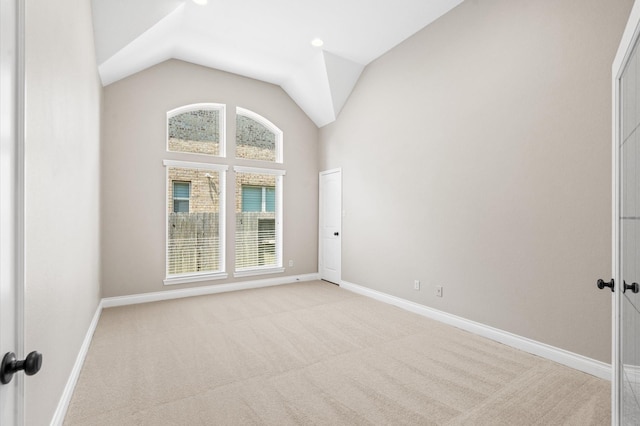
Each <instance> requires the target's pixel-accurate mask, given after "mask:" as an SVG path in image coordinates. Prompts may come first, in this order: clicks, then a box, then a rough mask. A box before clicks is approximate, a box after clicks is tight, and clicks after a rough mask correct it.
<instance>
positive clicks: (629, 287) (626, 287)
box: [622, 281, 640, 293]
mask: <svg viewBox="0 0 640 426" xmlns="http://www.w3.org/2000/svg"><path fill="white" fill-rule="evenodd" d="M623 282H624V289H622V292H623V293H626V292H627V290H631V292H632V293H637V292H639V291H640V286H639V285H638V283H631V284H627V282H626V281H623Z"/></svg>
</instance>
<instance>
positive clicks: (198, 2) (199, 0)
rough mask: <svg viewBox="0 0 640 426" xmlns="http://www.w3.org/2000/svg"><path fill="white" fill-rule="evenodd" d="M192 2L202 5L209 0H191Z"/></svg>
mask: <svg viewBox="0 0 640 426" xmlns="http://www.w3.org/2000/svg"><path fill="white" fill-rule="evenodd" d="M193 2H194V3H195V4H197V5H200V6H204V5H205V4H207V3H209V0H193Z"/></svg>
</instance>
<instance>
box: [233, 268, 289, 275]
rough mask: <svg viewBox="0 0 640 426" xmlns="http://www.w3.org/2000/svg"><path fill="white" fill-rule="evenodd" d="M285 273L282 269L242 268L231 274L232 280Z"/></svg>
mask: <svg viewBox="0 0 640 426" xmlns="http://www.w3.org/2000/svg"><path fill="white" fill-rule="evenodd" d="M284 271H285V268H282V267H277V266H276V267H268V268H244V269H239V270H237V271H236V272H234V273H233V277H234V278H241V277H252V276H254V275H267V274H281V273H283V272H284Z"/></svg>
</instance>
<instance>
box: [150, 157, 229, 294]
mask: <svg viewBox="0 0 640 426" xmlns="http://www.w3.org/2000/svg"><path fill="white" fill-rule="evenodd" d="M162 164H163V165H164V166H165V178H164V180H165V209H164V210H165V214H164V215H165V217H164V257H165V264H164V273H165V279H164V280H163V282H164V285H173V284H187V283H193V282H200V281H210V280H221V279H225V278H227V277H228V276H229V275H228V274H227V272H226V268H227V257H226V256H227V236H226V231H227V210H226V205H227V204H226V201H227V173H226V172H227V170H228V169H229V166H226V165H223V164H209V163H194V162H190V161H174V160H163V161H162ZM169 167H182V168H190V169H201V170H213V171H217V172H220V181H219V185H220V194H219V195H218V197H219V204H218V210H219V214H218V227H219V229H218V234H219V235H220V238H219V239H220V253H219V257H220V270H219V271H214V272H205V273H201V272H195V273H194V272H191V273H186V274H179V275H171V276H169V275H168V274H167V272H168V269H169V250H168V249H167V247H168V246H169V229H168V223H169V206H168V205H167V204H166V203H167V202H168V197H167V194H168V193H169V185H170V183H169ZM189 195H191V194H189Z"/></svg>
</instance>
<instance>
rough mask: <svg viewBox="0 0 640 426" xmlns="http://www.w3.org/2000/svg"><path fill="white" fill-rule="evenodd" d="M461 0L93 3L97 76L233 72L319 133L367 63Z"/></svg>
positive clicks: (147, 0) (132, 0) (103, 0)
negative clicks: (162, 69) (283, 100)
mask: <svg viewBox="0 0 640 426" xmlns="http://www.w3.org/2000/svg"><path fill="white" fill-rule="evenodd" d="M461 2H462V0H393V1H391V0H386V1H382V0H316V1H312V0H208V3H207V4H205V5H198V4H196V3H195V2H194V1H192V0H92V7H93V24H94V32H95V43H96V54H97V60H98V69H99V72H100V77H101V79H102V83H103V84H104V85H105V86H106V85H109V84H111V83H113V82H115V81H118V80H120V79H122V78H125V77H127V76H129V75H132V74H134V73H136V72H139V71H142V70H144V69H146V68H148V67H151V66H153V65H156V64H158V63H160V62H163V61H165V60H167V59H171V58H175V59H180V60H183V61H188V62H192V63H195V64H199V65H204V66H207V67H211V68H216V69H220V70H223V71H228V72H232V73H235V74H239V75H243V76H247V77H251V78H254V79H258V80H262V81H266V82H269V83H273V84H277V85H279V86H281V87H282V88H283V89H284V90H285V91H286V92H287V93H288V94H289V96H291V98H292V99H293V100H294V101H295V102H296V103H297V104H298V105H299V106H300V107H301V108H302V109H303V110H304V111H305V113H306V114H307V115H308V116H309V117H310V118H311V119H312V120H313V122H314V123H315V124H316V125H317V126H318V127H322V126H324V125H326V124H329V123H331V122H333V121H334V120H335V119H336V118H337V116H338V114H339V113H340V110H341V109H342V107H343V105H344V103H345V102H346V100H347V98H348V97H349V94H350V93H351V91H352V89H353V87H354V86H355V84H356V82H357V81H358V78H359V77H360V74H361V73H362V70H363V69H364V67H365V66H366V65H368V64H369V63H370V62H371V61H373V60H375V59H376V58H378V57H379V56H381V55H382V54H384V53H385V52H387V51H388V50H389V49H391V48H393V47H394V46H396V45H397V44H399V43H400V42H402V41H403V40H405V39H406V38H408V37H409V36H411V35H412V34H414V33H416V32H417V31H419V30H420V29H422V28H424V27H425V26H427V25H428V24H430V23H431V22H433V21H434V20H436V19H437V18H439V17H440V16H442V15H443V14H445V13H446V12H448V11H449V10H451V9H452V8H454V7H455V6H457V5H458V4H460V3H461ZM313 39H320V40H322V41H323V45H322V46H321V47H316V46H312V44H311V41H312V40H313Z"/></svg>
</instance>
